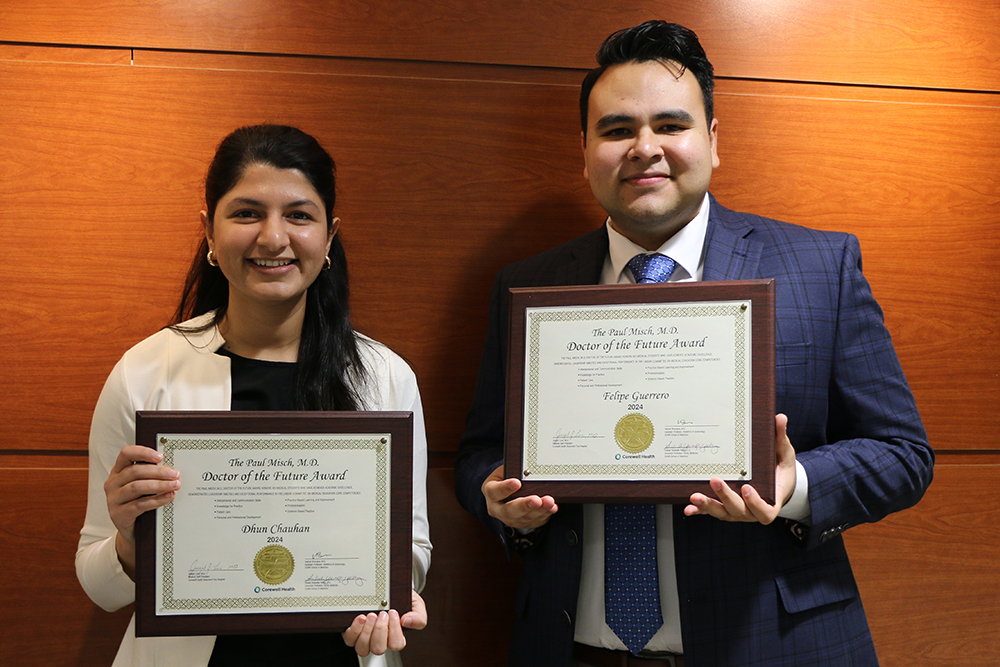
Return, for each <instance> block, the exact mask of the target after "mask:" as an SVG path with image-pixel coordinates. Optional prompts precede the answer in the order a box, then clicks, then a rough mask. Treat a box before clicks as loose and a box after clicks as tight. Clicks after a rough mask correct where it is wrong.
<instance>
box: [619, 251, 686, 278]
mask: <svg viewBox="0 0 1000 667" xmlns="http://www.w3.org/2000/svg"><path fill="white" fill-rule="evenodd" d="M626 266H628V268H629V270H631V271H632V276H633V277H635V282H637V283H665V282H667V281H668V280H670V275H671V274H672V273H673V272H674V268H675V267H676V266H677V262H675V261H674V260H672V259H670V258H669V257H667V256H666V255H661V254H660V253H658V252H655V253H651V254H648V255H636V256H635V257H633V258H632V259H630V260H629V261H628V264H626Z"/></svg>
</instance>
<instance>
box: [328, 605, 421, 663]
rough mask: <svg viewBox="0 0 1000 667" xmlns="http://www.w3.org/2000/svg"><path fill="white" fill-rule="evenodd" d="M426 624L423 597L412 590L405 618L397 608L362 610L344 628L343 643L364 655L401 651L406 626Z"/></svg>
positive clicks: (418, 626) (418, 627)
mask: <svg viewBox="0 0 1000 667" xmlns="http://www.w3.org/2000/svg"><path fill="white" fill-rule="evenodd" d="M426 627H427V607H426V606H425V605H424V599H423V598H422V597H420V596H419V595H418V594H417V592H416V591H412V596H411V604H410V611H408V612H406V613H405V614H403V616H402V618H400V616H399V612H397V611H396V610H395V609H390V610H389V611H383V612H379V613H378V614H375V613H374V612H373V613H369V614H367V615H366V614H359V615H358V616H357V618H355V619H354V623H352V624H351V627H349V628H347V629H346V630H344V632H343V637H344V643H345V644H347V645H348V646H350V647H351V648H353V649H354V652H355V653H357V654H358V655H360V656H361V657H362V658H363V657H365V656H366V655H368V654H369V653H374V654H375V655H382V654H383V653H385V652H386V650H387V649H388V650H392V651H402V650H403V648H404V647H405V646H406V637H405V636H403V628H408V629H410V630H423V629H424V628H426Z"/></svg>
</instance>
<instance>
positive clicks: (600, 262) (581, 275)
mask: <svg viewBox="0 0 1000 667" xmlns="http://www.w3.org/2000/svg"><path fill="white" fill-rule="evenodd" d="M566 250H567V259H566V261H565V262H560V263H557V264H556V265H554V266H553V273H552V280H551V284H553V285H596V284H598V283H599V282H600V280H601V271H602V270H603V269H604V258H605V257H606V256H607V254H608V231H607V229H605V228H604V225H601V226H600V227H598V228H597V229H595V230H594V231H592V232H590V233H588V234H584V235H583V236H581V237H579V238H578V239H577V240H576V241H575V242H573V243H572V244H571V245H570V246H568V247H567V249H566Z"/></svg>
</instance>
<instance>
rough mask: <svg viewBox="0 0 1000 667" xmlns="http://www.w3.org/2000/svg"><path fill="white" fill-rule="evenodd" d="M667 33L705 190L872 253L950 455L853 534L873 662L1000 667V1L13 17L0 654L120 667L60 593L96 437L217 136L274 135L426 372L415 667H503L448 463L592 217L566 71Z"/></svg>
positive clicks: (103, 11)
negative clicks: (282, 137) (479, 392)
mask: <svg viewBox="0 0 1000 667" xmlns="http://www.w3.org/2000/svg"><path fill="white" fill-rule="evenodd" d="M653 17H658V18H666V19H668V20H675V21H678V22H680V23H684V24H686V25H689V26H690V27H692V28H694V29H695V30H696V31H697V32H698V33H699V35H700V36H701V37H702V41H703V43H704V44H705V47H706V49H707V51H708V53H709V56H710V57H711V59H712V61H713V63H714V64H715V66H716V72H717V75H718V76H719V81H718V84H717V90H718V93H717V99H716V111H717V115H718V118H719V120H720V138H719V143H720V146H719V153H720V158H721V161H722V165H721V167H720V169H719V170H718V171H717V172H716V174H715V179H714V182H713V192H714V193H715V194H716V196H718V197H719V199H720V200H721V201H722V202H723V203H724V204H726V205H728V206H730V207H731V208H736V209H741V210H751V211H753V212H756V213H761V214H763V215H768V216H772V217H777V218H781V219H785V220H788V221H790V222H796V223H801V224H805V225H809V226H814V227H819V228H824V229H838V230H845V231H850V232H853V233H855V234H857V235H858V236H859V237H860V239H861V243H862V248H863V250H864V254H865V270H866V274H867V275H868V278H869V280H870V281H871V283H872V285H873V289H874V291H875V295H876V297H877V298H878V299H879V301H880V303H881V304H882V306H883V308H884V310H885V313H886V320H887V323H888V325H889V328H890V330H891V331H892V333H893V336H894V340H895V343H896V348H897V351H898V352H899V355H900V358H901V360H902V363H903V367H904V369H905V370H906V372H907V376H908V378H909V380H910V383H911V385H912V386H913V389H914V393H915V394H916V396H917V401H918V404H919V406H920V408H921V412H922V414H923V416H924V420H925V424H926V426H927V428H928V432H929V434H930V437H931V442H932V444H933V445H934V446H935V447H936V448H937V449H938V451H939V459H938V461H939V464H938V468H937V476H936V479H935V482H934V484H933V485H932V486H931V489H930V491H929V492H928V495H927V497H926V498H925V499H924V500H923V501H922V502H921V503H920V504H919V505H918V506H917V507H916V508H915V509H912V510H910V511H907V512H904V513H901V514H899V515H896V516H893V517H890V518H889V519H887V520H886V521H883V522H882V523H880V524H877V525H874V526H863V527H859V528H856V529H853V530H851V531H849V533H848V544H849V548H850V551H851V553H852V557H853V559H854V561H855V564H856V571H857V575H858V579H859V583H860V585H861V589H862V595H863V598H864V600H865V603H866V608H867V610H868V614H869V618H870V620H871V624H872V629H873V632H874V634H875V640H876V644H877V646H878V649H879V653H880V657H881V659H882V663H883V664H885V665H890V666H891V665H908V664H911V663H913V662H916V661H921V660H932V661H933V662H934V664H940V665H963V666H964V665H984V664H993V663H996V662H1000V644H998V641H997V636H998V633H997V632H996V628H997V619H998V618H1000V603H998V602H997V601H996V600H997V597H996V596H995V595H994V594H993V592H992V591H993V589H994V588H995V587H996V586H997V585H1000V566H998V565H997V561H996V559H995V557H994V554H995V553H997V550H998V548H1000V533H998V528H997V526H998V524H1000V509H998V508H1000V503H998V501H997V494H996V493H995V492H992V491H991V490H990V489H991V488H992V485H991V481H992V480H993V479H994V478H995V475H996V473H997V472H1000V442H998V436H997V435H996V434H997V433H998V432H1000V382H998V379H1000V346H998V345H997V340H998V329H1000V326H998V324H997V322H998V318H996V317H995V315H994V314H993V312H992V305H991V304H992V299H993V298H994V295H995V294H996V293H997V291H998V287H1000V270H998V267H1000V224H998V222H1000V177H998V176H997V166H998V165H1000V56H998V54H1000V37H998V34H1000V32H998V30H997V27H998V26H1000V2H997V0H989V1H987V2H972V1H971V0H960V1H959V2H957V3H956V2H945V1H944V0H921V1H920V2H912V1H911V2H904V1H903V0H892V1H888V2H883V1H876V0H846V1H845V2H841V3H837V4H836V5H831V4H830V3H824V2H819V1H818V0H814V1H806V2H794V3H793V2H786V1H777V2H774V1H772V2H764V1H762V0H735V1H733V0H730V1H722V0H710V1H705V2H699V3H682V2H675V1H666V2H664V1H659V2H652V1H651V0H640V2H637V3H629V4H628V5H627V6H626V5H621V6H619V5H615V4H608V3H601V2H596V1H595V0H584V1H583V2H572V3H570V2H555V3H535V2H526V1H522V0H517V1H514V2H509V3H501V4H499V5H498V4H497V3H495V2H489V3H487V2H484V1H481V0H470V1H469V2H464V3H453V2H438V1H436V0H417V1H415V2H412V3H395V2H387V1H385V0H379V1H371V2H364V1H360V2H339V1H330V2H321V3H316V2H306V1H305V0H253V1H250V2H245V1H239V2H238V1H236V0H211V1H209V0H185V1H183V2H182V1H181V0H162V1H161V2H157V3H148V2H139V1H138V0H116V1H115V2H92V3H77V2H69V1H68V0H49V1H48V2H46V3H38V2H29V0H8V1H7V2H4V3H2V5H0V91H2V95H0V210H2V212H3V216H4V217H3V222H2V224H3V230H4V235H3V239H4V243H3V246H4V255H5V256H4V261H3V262H2V264H0V281H2V284H3V287H4V294H3V297H2V299H0V369H2V370H0V374H2V375H0V379H2V385H3V390H2V391H0V553H3V554H4V555H5V557H6V559H7V560H6V568H5V572H6V574H5V575H4V576H3V577H0V601H2V603H3V604H0V637H2V638H3V640H4V641H3V644H4V654H5V657H4V659H3V662H4V664H16V665H42V664H44V665H104V664H109V662H110V659H111V656H112V655H113V654H114V651H115V648H116V647H117V644H118V641H119V638H120V636H121V633H122V631H123V629H124V624H125V623H126V622H127V617H128V614H127V612H120V613H118V614H113V615H110V614H106V613H104V612H102V611H100V610H99V609H97V608H96V607H95V606H94V605H92V604H91V603H90V602H89V600H88V599H87V598H86V596H85V595H84V594H83V593H82V591H81V590H80V589H79V586H78V585H77V584H76V581H75V575H74V573H73V552H74V550H75V544H76V533H77V531H78V529H79V526H80V525H81V523H82V518H83V510H84V502H85V486H86V472H85V467H86V458H85V452H86V440H87V432H88V428H89V419H90V414H91V411H92V409H93V404H94V402H95V400H96V398H97V395H98V393H99V391H100V388H101V385H102V384H103V381H104V379H105V377H106V376H107V373H108V372H109V371H110V369H111V366H112V365H113V364H114V362H115V360H116V359H117V358H118V357H119V356H120V355H121V353H122V352H123V351H124V350H125V349H127V348H128V347H129V346H130V345H132V344H134V343H135V342H137V341H139V340H141V339H142V338H144V337H145V336H147V335H149V334H150V333H152V332H153V331H155V330H156V329H158V328H159V327H161V326H162V325H163V324H165V323H166V321H167V318H168V317H169V315H170V313H171V311H172V309H173V306H174V302H175V300H176V299H177V296H178V293H179V287H180V282H181V280H182V276H183V274H184V271H185V269H186V266H187V264H188V262H189V260H190V256H191V253H192V251H193V249H194V246H195V243H196V241H197V238H198V235H199V228H198V222H197V220H198V211H199V210H200V209H201V207H202V200H201V193H200V188H201V180H202V178H203V175H204V171H205V168H206V167H207V164H208V161H209V159H210V157H211V155H212V152H213V150H214V146H215V144H216V143H217V142H218V141H219V139H221V137H222V136H223V135H225V134H226V133H227V132H228V131H230V130H232V129H233V128H235V127H237V126H239V125H244V124H249V123H256V122H261V121H265V120H266V121H272V122H282V123H289V124H293V125H298V126H300V127H302V128H303V129H305V130H307V131H309V132H311V133H313V134H314V135H316V136H317V137H318V138H319V139H320V140H321V141H322V142H323V143H324V145H326V146H327V147H328V148H329V149H330V151H331V152H332V153H333V155H334V157H335V158H336V160H337V162H338V167H339V173H338V176H339V194H338V197H339V198H338V206H337V209H338V210H337V214H338V215H339V216H340V217H341V218H342V219H343V226H342V233H343V238H344V242H345V245H346V248H347V252H348V257H349V260H350V266H351V275H352V287H353V308H354V318H355V323H356V326H357V327H358V328H359V329H360V330H362V331H365V332H366V333H369V334H370V335H372V336H374V337H375V338H377V339H380V340H382V341H383V342H385V343H387V344H388V345H390V346H391V347H393V348H394V349H396V350H397V351H399V352H400V353H401V354H403V355H404V356H406V357H407V359H409V361H410V362H411V363H412V364H413V366H414V368H415V370H416V372H417V375H418V378H419V380H420V384H421V390H422V393H423V397H424V404H425V409H426V412H427V426H428V433H429V439H430V447H431V450H432V456H431V463H432V466H433V468H432V470H431V474H430V478H429V480H428V481H429V492H430V502H431V506H430V507H431V528H432V538H433V541H434V543H435V547H436V549H435V552H434V565H433V567H432V570H431V575H430V578H429V583H428V588H427V591H426V597H427V600H428V604H429V607H430V613H431V616H432V619H431V621H432V625H431V627H430V628H428V629H427V630H426V631H424V632H422V633H414V634H412V635H411V640H410V641H411V646H410V648H408V649H407V654H406V656H407V664H409V665H448V666H452V665H454V666H458V667H462V666H465V665H470V666H471V665H475V666H476V667H479V666H486V667H492V666H493V665H496V666H499V665H502V664H505V645H506V640H507V637H508V636H509V627H510V619H511V615H512V586H513V581H514V580H515V579H516V574H517V573H516V568H517V565H516V564H508V563H507V562H506V561H505V560H504V558H503V555H502V553H500V550H499V547H497V545H496V543H495V539H494V538H492V537H491V536H489V535H488V534H487V533H486V531H485V530H483V529H481V528H479V527H478V526H477V525H476V524H475V522H474V521H473V520H472V519H471V518H470V517H469V516H468V515H466V514H465V513H464V512H463V511H462V510H461V509H460V508H458V506H457V504H456V503H455V501H454V497H453V494H452V491H451V485H452V480H453V477H452V473H451V471H450V469H449V467H450V461H451V455H452V453H453V452H454V450H455V448H456V445H457V441H458V437H459V435H460V434H461V431H462V428H463V425H464V413H465V410H466V409H467V407H468V403H469V400H470V393H471V389H472V385H473V382H474V379H475V373H476V368H477V364H478V356H479V350H480V346H481V344H482V337H483V334H484V332H485V327H486V307H487V299H488V293H489V287H490V284H491V282H492V278H493V275H494V273H495V272H496V270H497V269H498V268H500V267H501V266H503V265H504V264H506V263H508V262H510V261H513V260H516V259H520V258H523V257H526V256H529V255H531V254H533V253H535V252H537V251H540V250H542V249H545V248H547V247H551V246H552V245H555V244H556V243H558V242H561V241H563V240H567V239H569V238H572V237H574V236H576V235H578V234H580V233H582V232H585V231H587V230H590V229H592V228H594V227H595V226H597V225H599V224H600V223H601V221H602V219H603V215H602V212H601V211H600V209H599V208H598V207H597V205H596V204H595V203H594V201H593V198H592V197H591V195H590V192H589V188H588V186H587V184H586V182H585V181H584V179H583V176H582V160H581V157H580V150H579V130H578V128H579V121H578V117H577V111H576V108H577V106H576V100H577V96H578V87H579V82H580V80H581V79H582V76H583V70H584V69H585V68H588V67H590V66H591V65H592V63H593V53H594V51H595V50H596V48H597V46H598V45H599V43H600V41H601V40H602V39H603V38H604V37H605V36H606V35H607V34H609V33H610V32H611V31H613V30H615V29H617V28H620V27H624V26H627V25H632V24H635V23H638V22H640V21H642V20H645V19H647V18H653ZM387 263H389V264H391V265H393V266H394V267H395V268H394V270H393V271H391V272H386V271H385V270H384V268H383V267H384V266H385V265H386V264H387ZM484 600H491V601H492V602H493V603H492V604H489V605H486V604H483V601H484Z"/></svg>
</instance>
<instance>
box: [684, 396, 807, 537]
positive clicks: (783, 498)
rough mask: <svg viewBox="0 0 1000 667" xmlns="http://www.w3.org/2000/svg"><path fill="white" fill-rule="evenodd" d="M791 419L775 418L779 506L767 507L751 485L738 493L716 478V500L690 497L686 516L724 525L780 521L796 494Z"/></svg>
mask: <svg viewBox="0 0 1000 667" xmlns="http://www.w3.org/2000/svg"><path fill="white" fill-rule="evenodd" d="M787 428H788V417H786V416H785V415H775V417H774V438H775V440H774V451H775V455H776V456H777V458H778V465H777V467H776V468H775V470H774V480H775V496H776V504H774V505H768V504H767V503H766V502H764V499H763V498H761V497H760V494H758V493H757V490H756V489H755V488H753V487H752V486H750V485H749V484H744V485H743V488H742V489H740V491H741V492H742V495H741V494H739V493H736V492H735V491H733V490H732V489H731V488H729V485H728V484H726V483H725V482H724V481H722V480H721V479H719V478H718V477H715V478H713V479H712V481H710V482H709V484H710V485H711V486H712V490H713V491H715V495H716V496H717V498H718V499H716V498H709V497H708V496H706V495H705V494H703V493H693V494H691V504H690V505H688V506H687V507H685V508H684V514H685V515H687V516H694V515H696V514H709V515H711V516H714V517H715V518H716V519H721V520H722V521H756V522H758V523H762V524H764V525H767V524H769V523H771V522H772V521H774V520H775V519H776V518H778V512H779V511H780V510H781V508H782V507H783V506H784V504H785V503H786V502H788V499H789V498H791V496H792V492H793V491H794V490H795V449H793V448H792V443H791V441H790V440H789V439H788V432H787Z"/></svg>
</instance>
